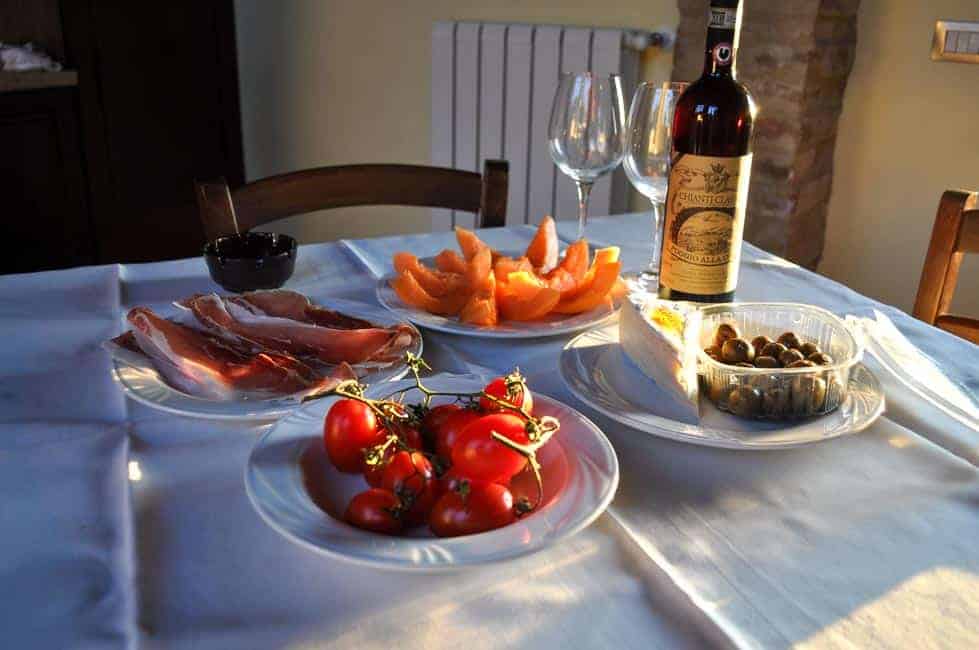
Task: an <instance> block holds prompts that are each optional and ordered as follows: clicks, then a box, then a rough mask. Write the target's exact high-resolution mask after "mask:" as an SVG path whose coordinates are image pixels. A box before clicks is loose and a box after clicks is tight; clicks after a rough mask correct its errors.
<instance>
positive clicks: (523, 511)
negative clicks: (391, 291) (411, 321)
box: [245, 359, 619, 571]
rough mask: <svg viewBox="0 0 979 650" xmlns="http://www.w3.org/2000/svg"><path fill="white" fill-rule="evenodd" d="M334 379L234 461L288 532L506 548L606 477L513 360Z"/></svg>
mask: <svg viewBox="0 0 979 650" xmlns="http://www.w3.org/2000/svg"><path fill="white" fill-rule="evenodd" d="M423 364H424V362H422V361H421V360H418V359H416V360H415V361H414V362H413V364H412V368H413V374H414V378H413V379H410V380H402V381H399V382H391V383H384V384H378V385H375V386H364V385H361V384H357V383H356V382H348V383H344V384H341V385H340V386H339V387H337V389H335V391H334V392H332V393H331V394H330V395H329V396H327V397H324V398H323V399H319V400H316V401H313V402H311V403H309V404H307V405H306V406H304V407H302V408H300V409H299V410H297V411H295V412H293V413H292V414H290V415H288V416H287V417H285V418H283V419H282V420H280V421H279V422H278V423H276V424H275V425H274V426H273V427H272V428H271V429H270V430H269V431H268V432H266V433H265V434H264V435H263V436H262V437H261V438H260V439H259V440H258V442H257V443H256V445H255V447H254V449H253V450H252V453H251V455H250V457H249V460H248V464H247V467H246V470H245V485H246V489H247V492H248V496H249V499H250V500H251V502H252V504H253V506H254V507H255V509H256V510H257V511H258V513H259V514H260V515H261V516H262V518H263V519H264V520H265V521H266V522H267V523H268V524H269V525H270V526H272V527H273V528H274V529H275V530H277V531H278V532H280V533H281V534H283V535H284V536H285V537H286V538H288V539H289V540H291V541H293V542H295V543H298V544H300V545H302V546H305V547H307V548H310V549H312V550H314V551H317V552H321V553H324V554H326V555H330V556H333V557H339V558H343V559H345V560H348V561H352V562H357V563H361V564H366V565H371V566H375V567H381V568H393V569H415V570H429V571H431V570H446V569H453V568H459V567H466V566H473V565H482V564H489V563H493V562H498V561H502V560H507V559H513V558H516V557H520V556H523V555H527V554H530V553H534V552H536V551H539V550H542V549H544V548H546V547H548V546H551V545H553V544H556V543H558V542H560V541H561V540H562V539H566V538H567V537H569V536H571V535H573V534H575V533H577V532H578V531H580V530H581V529H583V528H584V527H586V526H587V525H589V524H590V523H591V522H592V521H594V520H595V519H596V518H597V517H598V516H599V515H600V514H601V513H602V512H603V511H604V510H605V508H606V507H607V506H608V504H609V503H610V502H611V500H612V497H613V496H614V494H615V490H616V488H617V486H618V481H619V468H618V461H617V459H616V456H615V452H614V450H613V449H612V446H611V444H610V443H609V441H608V439H607V438H606V437H605V435H604V434H603V433H602V432H601V431H600V430H599V429H598V428H597V427H596V426H595V425H594V424H593V423H592V422H591V421H590V420H589V419H588V418H586V417H585V416H584V415H582V414H581V413H579V412H577V411H576V410H574V409H572V408H570V407H568V406H566V405H564V404H562V403H561V402H558V401H557V400H554V399H551V398H549V397H547V396H544V395H535V394H533V393H532V392H531V390H530V388H529V387H528V386H527V384H526V382H525V380H524V379H523V377H522V376H520V374H519V372H514V373H511V374H509V375H506V376H503V377H497V378H495V379H493V380H491V381H489V382H488V383H487V381H486V379H484V378H481V377H477V376H475V375H453V374H438V375H434V376H430V377H426V378H425V379H424V380H422V379H421V377H420V369H421V368H422V367H423Z"/></svg>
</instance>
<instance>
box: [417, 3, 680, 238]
mask: <svg viewBox="0 0 979 650" xmlns="http://www.w3.org/2000/svg"><path fill="white" fill-rule="evenodd" d="M668 38H669V36H668V35H666V34H656V33H654V34H648V33H645V32H637V31H633V30H622V29H597V28H596V29H591V28H584V27H562V26H556V25H519V24H499V23H474V22H437V23H435V25H434V27H433V29H432V113H431V119H432V164H433V165H438V166H442V167H455V168H458V169H465V170H471V171H480V170H482V167H483V161H484V160H486V159H487V158H489V159H492V158H503V159H505V160H507V161H509V163H510V179H509V196H508V202H507V223H508V224H519V223H530V224H534V223H538V222H539V221H540V220H541V219H542V218H543V217H544V215H547V214H550V215H553V216H554V217H555V218H557V219H575V218H577V195H576V193H575V187H574V183H573V182H572V181H571V179H569V178H567V177H566V176H564V175H563V174H561V173H560V171H558V170H557V168H556V167H555V166H554V163H553V162H552V161H551V156H550V153H549V152H548V148H547V125H548V121H549V118H550V112H551V103H552V100H553V98H554V92H555V90H556V89H557V85H558V78H559V76H560V74H561V73H562V72H584V71H586V70H590V71H593V72H596V73H602V74H613V73H619V74H621V75H622V77H623V99H624V101H625V102H626V106H625V110H626V113H627V114H628V110H629V107H628V103H629V101H630V100H631V98H632V92H633V89H634V88H635V85H636V82H637V79H638V76H639V54H640V50H641V49H644V47H646V46H648V45H655V44H661V43H663V42H664V40H667V39H668ZM627 202H628V181H627V179H626V178H625V175H624V173H623V172H622V170H621V167H620V168H619V169H617V170H616V171H615V173H613V174H611V175H609V176H606V177H605V178H603V179H601V180H599V181H598V182H597V183H595V186H594V189H593V190H592V194H591V203H590V210H589V213H590V214H595V215H601V214H614V213H617V212H623V211H625V209H626V206H627ZM473 223H474V215H472V214H470V213H465V212H453V211H451V210H441V209H438V210H433V211H432V228H433V230H441V229H447V228H451V227H452V226H455V225H461V226H466V227H472V226H473Z"/></svg>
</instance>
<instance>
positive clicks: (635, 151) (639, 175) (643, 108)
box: [623, 82, 687, 282]
mask: <svg viewBox="0 0 979 650" xmlns="http://www.w3.org/2000/svg"><path fill="white" fill-rule="evenodd" d="M686 87H687V84H685V83H671V82H665V83H662V84H654V83H650V82H645V83H642V84H640V85H639V87H638V88H636V93H635V95H633V97H632V107H631V108H630V109H629V123H628V126H627V127H626V153H625V161H624V162H623V166H624V167H625V174H626V176H628V177H629V180H630V181H631V182H632V186H633V187H635V188H636V191H638V192H639V193H640V194H642V195H643V196H645V197H646V198H647V199H649V200H650V201H651V202H652V204H653V253H652V256H651V257H650V259H649V264H648V265H647V267H646V269H645V270H644V271H642V273H640V279H641V280H643V281H646V282H655V281H658V279H659V256H660V239H661V238H662V229H663V206H664V204H665V203H666V187H667V182H668V180H669V177H670V143H671V141H672V136H673V108H674V107H675V106H676V101H677V99H678V98H679V97H680V95H681V94H682V93H683V90H684V88H686Z"/></svg>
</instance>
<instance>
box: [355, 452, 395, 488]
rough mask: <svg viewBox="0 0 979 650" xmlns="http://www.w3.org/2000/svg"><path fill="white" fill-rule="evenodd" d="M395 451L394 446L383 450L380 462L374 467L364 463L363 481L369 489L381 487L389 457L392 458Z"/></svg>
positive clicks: (389, 460)
mask: <svg viewBox="0 0 979 650" xmlns="http://www.w3.org/2000/svg"><path fill="white" fill-rule="evenodd" d="M396 451H397V448H396V447H395V446H394V445H390V446H389V447H387V448H386V449H385V450H384V455H383V456H382V457H381V461H380V462H379V463H377V464H375V465H368V464H367V463H366V462H365V463H364V469H363V472H364V480H366V481H367V484H368V485H370V486H371V487H381V482H382V480H383V477H384V470H385V469H386V468H387V466H388V463H390V462H391V457H392V456H394V453H395V452H396Z"/></svg>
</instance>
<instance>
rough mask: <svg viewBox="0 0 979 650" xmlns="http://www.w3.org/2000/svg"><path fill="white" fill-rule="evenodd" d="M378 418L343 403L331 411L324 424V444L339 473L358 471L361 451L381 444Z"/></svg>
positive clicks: (360, 404) (353, 402) (353, 404)
mask: <svg viewBox="0 0 979 650" xmlns="http://www.w3.org/2000/svg"><path fill="white" fill-rule="evenodd" d="M377 425H378V422H377V417H376V416H375V415H374V412H373V411H372V410H371V409H370V407H369V406H367V405H366V404H364V403H363V402H358V401H357V400H353V399H342V400H340V401H338V402H336V403H335V404H334V405H333V406H331V407H330V411H329V412H328V413H327V414H326V419H325V420H324V421H323V442H324V444H325V445H326V453H327V454H328V455H329V457H330V461H331V462H332V463H333V465H334V466H336V468H337V469H338V470H340V471H341V472H349V473H352V474H355V473H357V472H359V471H361V467H362V466H363V461H364V450H366V449H367V448H368V447H373V446H374V445H376V444H379V443H381V442H383V441H384V437H385V432H384V429H383V428H378V426H377Z"/></svg>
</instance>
